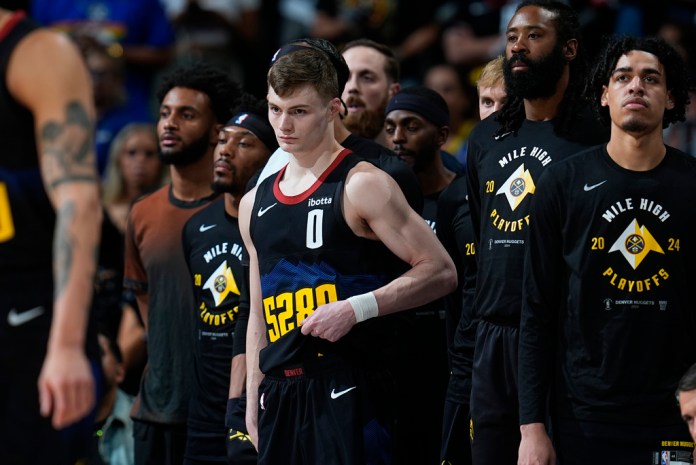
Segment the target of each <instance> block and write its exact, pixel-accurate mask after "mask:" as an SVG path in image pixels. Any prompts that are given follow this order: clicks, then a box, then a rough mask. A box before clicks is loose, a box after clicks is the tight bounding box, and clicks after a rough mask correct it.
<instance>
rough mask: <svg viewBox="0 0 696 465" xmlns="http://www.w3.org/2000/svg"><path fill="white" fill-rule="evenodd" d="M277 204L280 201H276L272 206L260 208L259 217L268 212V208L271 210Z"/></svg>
mask: <svg viewBox="0 0 696 465" xmlns="http://www.w3.org/2000/svg"><path fill="white" fill-rule="evenodd" d="M276 205H278V202H276V203H274V204H273V205H271V206H270V207H266V208H259V218H260V217H262V216H263V215H265V214H266V212H267V211H268V210H270V209H271V208H273V207H275V206H276Z"/></svg>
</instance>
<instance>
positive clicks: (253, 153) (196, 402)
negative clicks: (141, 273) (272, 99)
mask: <svg viewBox="0 0 696 465" xmlns="http://www.w3.org/2000/svg"><path fill="white" fill-rule="evenodd" d="M267 112H268V106H267V105H266V102H265V101H254V99H253V97H251V96H248V95H246V96H245V97H244V103H240V106H238V107H237V108H236V109H235V115H234V116H233V117H232V118H230V120H229V121H228V122H227V123H226V124H225V126H224V127H223V128H222V129H221V130H220V134H219V136H218V144H217V146H216V147H215V161H214V164H213V184H212V187H213V190H214V191H215V192H218V193H221V194H224V195H223V196H222V197H221V198H219V199H217V200H215V201H214V202H213V203H211V204H210V206H208V207H206V208H204V209H203V210H201V211H199V212H198V213H196V214H195V215H193V216H192V217H191V219H189V220H188V221H187V223H186V225H185V226H184V232H183V239H182V240H183V245H184V255H185V256H186V261H187V263H188V266H189V272H190V275H191V279H192V282H193V286H194V290H195V296H196V305H195V313H196V315H197V319H196V329H195V335H196V336H195V337H196V341H195V342H194V366H195V378H196V383H195V385H194V390H193V394H192V396H191V403H190V404H189V416H188V421H187V427H188V434H187V441H188V443H187V447H186V454H185V459H186V462H185V463H191V464H207V463H226V462H227V459H226V450H225V442H226V441H225V440H226V439H227V438H228V437H230V434H228V429H226V428H225V426H227V428H233V429H234V431H233V432H232V433H231V436H232V438H233V439H237V438H238V440H237V441H236V442H233V441H231V444H230V446H231V448H232V449H234V447H232V446H235V445H236V444H237V443H239V445H240V446H242V447H240V449H242V451H241V453H244V451H243V449H244V447H243V446H244V443H246V445H247V446H248V448H250V449H251V451H254V448H253V446H252V445H251V443H250V442H249V441H248V440H247V437H246V435H245V433H244V431H246V428H244V427H243V426H244V425H243V422H244V415H243V410H242V416H241V418H240V420H241V423H242V424H241V425H239V424H234V425H233V424H230V425H226V424H225V423H226V418H225V411H226V410H227V412H228V413H229V415H230V421H231V422H233V423H234V414H235V412H237V411H239V408H238V407H239V404H240V402H242V401H241V400H240V398H241V396H242V392H243V388H244V386H245V381H246V360H245V356H244V352H245V349H246V348H245V342H246V338H245V336H246V334H245V332H243V331H244V330H245V329H246V324H243V325H241V324H239V323H238V322H239V321H240V317H243V318H246V317H248V312H249V309H248V304H247V305H246V307H245V308H242V305H241V304H242V302H241V301H240V298H239V297H240V294H241V293H242V291H243V289H244V287H245V286H246V284H245V283H246V281H247V279H248V278H247V277H246V276H245V272H248V271H247V270H246V267H244V268H243V267H242V261H243V260H246V257H245V255H246V254H245V252H244V245H243V242H242V238H241V236H240V234H239V225H238V223H237V218H238V217H239V201H240V200H241V199H242V196H243V195H244V192H245V189H246V185H247V183H248V182H249V179H250V178H251V177H252V175H253V174H254V173H256V172H257V171H259V170H260V169H261V168H262V167H263V165H264V163H266V161H267V160H268V157H269V156H270V154H271V153H272V151H273V150H275V149H276V148H277V146H278V142H277V141H276V138H275V134H274V133H273V128H272V127H271V125H270V124H269V123H268V116H267ZM240 330H241V331H240ZM240 430H241V431H240ZM238 433H241V434H238ZM254 452H255V451H254ZM238 458H239V457H229V461H230V462H231V463H239V460H237V459H238ZM254 461H255V457H254Z"/></svg>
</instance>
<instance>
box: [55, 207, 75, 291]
mask: <svg viewBox="0 0 696 465" xmlns="http://www.w3.org/2000/svg"><path fill="white" fill-rule="evenodd" d="M74 216H75V204H74V203H73V202H67V203H65V205H63V206H61V207H60V209H59V210H58V212H57V215H56V229H55V233H54V237H53V277H54V283H53V286H54V292H53V294H54V297H58V296H59V295H60V294H61V293H62V292H63V290H64V289H65V286H66V285H67V284H68V280H69V279H70V271H71V269H72V265H73V245H74V241H75V237H74V236H73V233H72V231H71V226H72V222H73V217H74Z"/></svg>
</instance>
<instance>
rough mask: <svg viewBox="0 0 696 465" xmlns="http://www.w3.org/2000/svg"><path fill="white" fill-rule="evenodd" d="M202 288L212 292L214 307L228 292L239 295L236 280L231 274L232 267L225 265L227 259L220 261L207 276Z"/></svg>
mask: <svg viewBox="0 0 696 465" xmlns="http://www.w3.org/2000/svg"><path fill="white" fill-rule="evenodd" d="M203 289H207V290H209V291H210V292H211V293H212V294H213V298H214V299H215V306H216V307H217V306H219V305H220V304H221V303H222V302H223V301H224V300H225V298H226V297H227V296H228V294H230V293H232V294H235V295H239V288H238V287H237V282H236V281H235V280H234V276H232V269H231V268H230V267H229V266H227V260H225V261H224V262H222V263H221V264H220V266H219V267H218V268H217V270H215V272H213V274H212V275H211V276H210V278H208V280H207V281H206V282H205V284H204V285H203Z"/></svg>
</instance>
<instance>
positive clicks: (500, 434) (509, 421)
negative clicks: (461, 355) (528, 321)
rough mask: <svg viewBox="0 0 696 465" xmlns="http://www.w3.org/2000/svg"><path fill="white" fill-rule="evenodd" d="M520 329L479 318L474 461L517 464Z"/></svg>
mask: <svg viewBox="0 0 696 465" xmlns="http://www.w3.org/2000/svg"><path fill="white" fill-rule="evenodd" d="M518 341H519V329H518V328H516V327H510V326H499V325H495V324H493V323H490V322H488V321H483V320H482V321H481V322H480V323H479V325H478V329H477V331H476V350H475V353H474V364H473V372H472V380H471V423H472V435H471V437H472V442H471V454H472V459H473V463H474V464H481V465H483V464H486V465H488V464H491V463H495V464H497V465H517V454H518V450H519V446H520V439H521V437H520V427H519V420H518V418H519V401H518V399H517V353H518V350H517V344H518Z"/></svg>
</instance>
